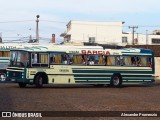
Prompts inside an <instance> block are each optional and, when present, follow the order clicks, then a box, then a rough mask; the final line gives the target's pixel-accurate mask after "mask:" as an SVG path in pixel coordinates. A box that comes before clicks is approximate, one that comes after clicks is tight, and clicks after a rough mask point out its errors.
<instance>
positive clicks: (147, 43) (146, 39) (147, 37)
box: [146, 30, 148, 45]
mask: <svg viewBox="0 0 160 120" xmlns="http://www.w3.org/2000/svg"><path fill="white" fill-rule="evenodd" d="M146 45H148V30H146Z"/></svg>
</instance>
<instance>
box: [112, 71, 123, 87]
mask: <svg viewBox="0 0 160 120" xmlns="http://www.w3.org/2000/svg"><path fill="white" fill-rule="evenodd" d="M110 85H111V86H113V87H120V86H121V85H122V78H121V75H120V74H113V76H112V78H111V83H110Z"/></svg>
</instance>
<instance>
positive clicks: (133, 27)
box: [129, 26, 138, 45]
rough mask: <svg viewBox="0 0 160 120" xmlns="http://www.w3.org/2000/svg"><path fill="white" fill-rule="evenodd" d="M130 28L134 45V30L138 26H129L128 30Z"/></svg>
mask: <svg viewBox="0 0 160 120" xmlns="http://www.w3.org/2000/svg"><path fill="white" fill-rule="evenodd" d="M130 28H132V45H134V32H135V31H134V29H135V28H138V26H129V29H130Z"/></svg>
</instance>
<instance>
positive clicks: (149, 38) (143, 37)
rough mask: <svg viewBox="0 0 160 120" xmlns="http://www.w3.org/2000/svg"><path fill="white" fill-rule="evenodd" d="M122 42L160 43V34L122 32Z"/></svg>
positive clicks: (139, 43)
mask: <svg viewBox="0 0 160 120" xmlns="http://www.w3.org/2000/svg"><path fill="white" fill-rule="evenodd" d="M122 44H123V45H157V44H159V45H160V35H156V34H138V33H135V34H134V41H133V34H132V33H122Z"/></svg>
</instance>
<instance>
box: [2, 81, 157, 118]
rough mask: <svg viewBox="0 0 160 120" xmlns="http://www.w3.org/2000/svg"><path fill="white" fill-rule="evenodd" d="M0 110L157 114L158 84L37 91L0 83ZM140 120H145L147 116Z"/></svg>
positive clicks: (70, 87)
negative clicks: (153, 112)
mask: <svg viewBox="0 0 160 120" xmlns="http://www.w3.org/2000/svg"><path fill="white" fill-rule="evenodd" d="M0 111H160V81H159V80H158V81H156V83H155V84H152V85H145V86H144V85H130V86H123V87H122V88H112V87H94V86H84V85H78V86H73V85H72V86H62V85H46V86H45V87H44V88H41V89H38V88H35V87H33V86H28V87H27V88H19V87H18V85H17V84H9V83H1V84H0ZM159 118H160V117H159ZM14 119H17V118H14ZM47 119H66V118H47ZM67 119H73V120H74V119H91V120H92V119H95V120H97V119H102V120H103V119H104V120H105V119H107V118H105V117H101V118H96V117H94V118H89V117H87V118H86V117H81V118H75V117H74V118H67ZM108 119H118V118H108ZM121 119H124V117H123V118H121ZM125 119H128V118H125ZM129 119H131V118H129ZM136 119H142V118H136ZM144 119H148V120H149V119H151V117H150V118H144ZM155 119H157V118H155Z"/></svg>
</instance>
